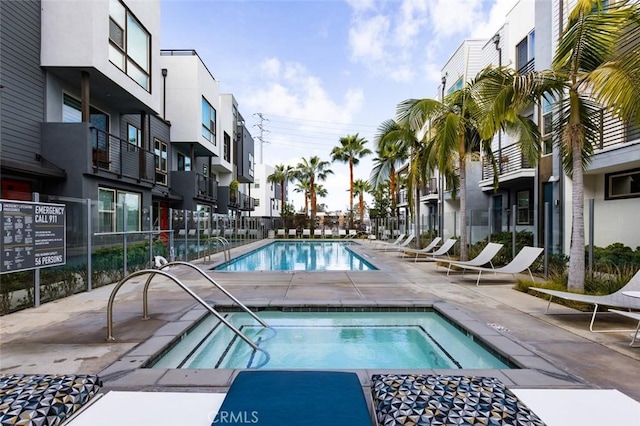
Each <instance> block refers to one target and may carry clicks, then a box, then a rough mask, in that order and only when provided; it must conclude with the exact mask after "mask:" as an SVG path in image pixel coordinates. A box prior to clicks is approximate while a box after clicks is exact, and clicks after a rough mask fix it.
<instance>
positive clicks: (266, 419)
mask: <svg viewBox="0 0 640 426" xmlns="http://www.w3.org/2000/svg"><path fill="white" fill-rule="evenodd" d="M238 413H240V414H242V413H247V416H249V417H248V418H247V419H246V422H247V423H249V422H250V421H251V420H254V421H253V423H256V424H257V425H259V426H276V425H277V426H281V425H294V424H297V425H302V424H304V425H306V426H316V425H317V426H326V425H332V426H371V424H372V423H373V422H372V421H371V416H370V415H369V408H368V407H367V401H366V399H365V397H364V392H363V390H362V385H361V384H360V379H359V378H358V375H357V374H356V373H353V372H343V371H304V370H298V371H277V370H270V371H241V372H240V373H238V375H237V376H236V378H235V379H234V380H233V383H231V387H230V388H229V391H228V392H227V395H226V397H225V399H224V401H223V402H222V406H221V407H220V410H219V411H218V415H217V416H216V418H215V419H214V421H213V423H212V425H224V424H225V423H226V424H228V423H229V418H230V416H231V415H236V416H237V415H238ZM224 415H227V418H224V417H223V416H224ZM251 416H253V417H251ZM243 420H244V419H243ZM231 424H240V422H232V423H231Z"/></svg>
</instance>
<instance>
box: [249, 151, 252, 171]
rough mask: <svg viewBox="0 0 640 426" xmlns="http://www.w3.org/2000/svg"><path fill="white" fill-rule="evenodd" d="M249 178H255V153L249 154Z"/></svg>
mask: <svg viewBox="0 0 640 426" xmlns="http://www.w3.org/2000/svg"><path fill="white" fill-rule="evenodd" d="M249 176H251V177H253V152H250V153H249Z"/></svg>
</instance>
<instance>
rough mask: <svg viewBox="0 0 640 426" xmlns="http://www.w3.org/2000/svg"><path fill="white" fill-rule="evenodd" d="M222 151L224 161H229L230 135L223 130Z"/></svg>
mask: <svg viewBox="0 0 640 426" xmlns="http://www.w3.org/2000/svg"><path fill="white" fill-rule="evenodd" d="M223 151H224V153H223V158H224V161H231V136H229V134H228V133H227V132H224V145H223Z"/></svg>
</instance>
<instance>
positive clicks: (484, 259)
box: [447, 243, 504, 275]
mask: <svg viewBox="0 0 640 426" xmlns="http://www.w3.org/2000/svg"><path fill="white" fill-rule="evenodd" d="M503 246H504V244H500V243H489V244H487V245H486V246H485V247H484V248H483V249H482V251H481V252H480V254H478V255H477V256H476V257H474V258H473V259H471V260H468V261H466V262H461V261H455V260H452V261H450V262H449V266H448V268H449V269H447V275H449V272H451V267H452V266H456V267H458V268H462V273H463V274H464V271H465V269H467V266H482V265H486V264H487V263H488V264H489V265H491V268H493V263H492V262H491V261H492V260H493V258H494V257H496V255H497V254H498V252H499V251H500V250H501V249H502V247H503Z"/></svg>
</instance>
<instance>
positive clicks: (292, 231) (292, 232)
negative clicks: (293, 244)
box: [289, 228, 298, 238]
mask: <svg viewBox="0 0 640 426" xmlns="http://www.w3.org/2000/svg"><path fill="white" fill-rule="evenodd" d="M297 236H298V231H297V230H296V229H295V228H292V229H289V237H290V238H296V237H297Z"/></svg>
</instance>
